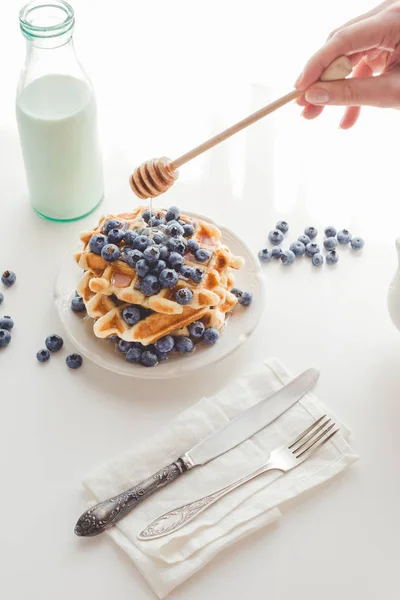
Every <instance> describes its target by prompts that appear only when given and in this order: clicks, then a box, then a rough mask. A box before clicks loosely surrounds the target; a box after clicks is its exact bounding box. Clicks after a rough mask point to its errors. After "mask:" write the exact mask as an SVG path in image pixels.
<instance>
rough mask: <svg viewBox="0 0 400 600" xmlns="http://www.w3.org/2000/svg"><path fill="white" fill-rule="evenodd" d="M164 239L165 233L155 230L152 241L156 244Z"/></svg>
mask: <svg viewBox="0 0 400 600" xmlns="http://www.w3.org/2000/svg"><path fill="white" fill-rule="evenodd" d="M164 241H165V235H164V234H163V233H161V232H160V231H157V232H156V233H155V234H154V235H153V242H154V243H155V244H157V245H159V244H162V243H164Z"/></svg>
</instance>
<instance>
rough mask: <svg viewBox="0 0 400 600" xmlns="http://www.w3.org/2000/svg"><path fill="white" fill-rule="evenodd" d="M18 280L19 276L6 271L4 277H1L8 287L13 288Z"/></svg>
mask: <svg viewBox="0 0 400 600" xmlns="http://www.w3.org/2000/svg"><path fill="white" fill-rule="evenodd" d="M16 279H17V276H16V274H15V273H14V272H13V271H4V273H3V275H2V276H1V281H2V282H3V283H4V285H5V286H6V287H11V286H12V285H14V283H15V281H16Z"/></svg>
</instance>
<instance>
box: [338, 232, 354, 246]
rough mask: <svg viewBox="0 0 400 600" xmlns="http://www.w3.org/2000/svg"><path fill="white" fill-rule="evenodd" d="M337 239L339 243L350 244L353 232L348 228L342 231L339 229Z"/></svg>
mask: <svg viewBox="0 0 400 600" xmlns="http://www.w3.org/2000/svg"><path fill="white" fill-rule="evenodd" d="M337 240H338V242H339V244H348V243H349V242H350V240H351V234H350V232H349V231H347V229H342V231H338V234H337Z"/></svg>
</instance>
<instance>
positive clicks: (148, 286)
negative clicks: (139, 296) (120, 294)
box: [140, 275, 161, 296]
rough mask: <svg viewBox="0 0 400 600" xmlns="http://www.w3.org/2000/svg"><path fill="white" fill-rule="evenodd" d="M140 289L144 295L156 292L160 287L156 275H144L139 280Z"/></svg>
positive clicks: (151, 294) (152, 294)
mask: <svg viewBox="0 0 400 600" xmlns="http://www.w3.org/2000/svg"><path fill="white" fill-rule="evenodd" d="M140 289H141V290H142V292H143V294H144V295H145V296H154V294H158V292H159V291H160V289H161V284H160V282H159V281H158V277H156V276H155V275H146V277H144V278H143V279H142V281H141V282H140Z"/></svg>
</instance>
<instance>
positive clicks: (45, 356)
mask: <svg viewBox="0 0 400 600" xmlns="http://www.w3.org/2000/svg"><path fill="white" fill-rule="evenodd" d="M36 358H37V359H38V361H39V362H41V363H44V362H47V361H48V360H49V358H50V352H49V351H48V350H47V349H43V350H39V352H37V354H36Z"/></svg>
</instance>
